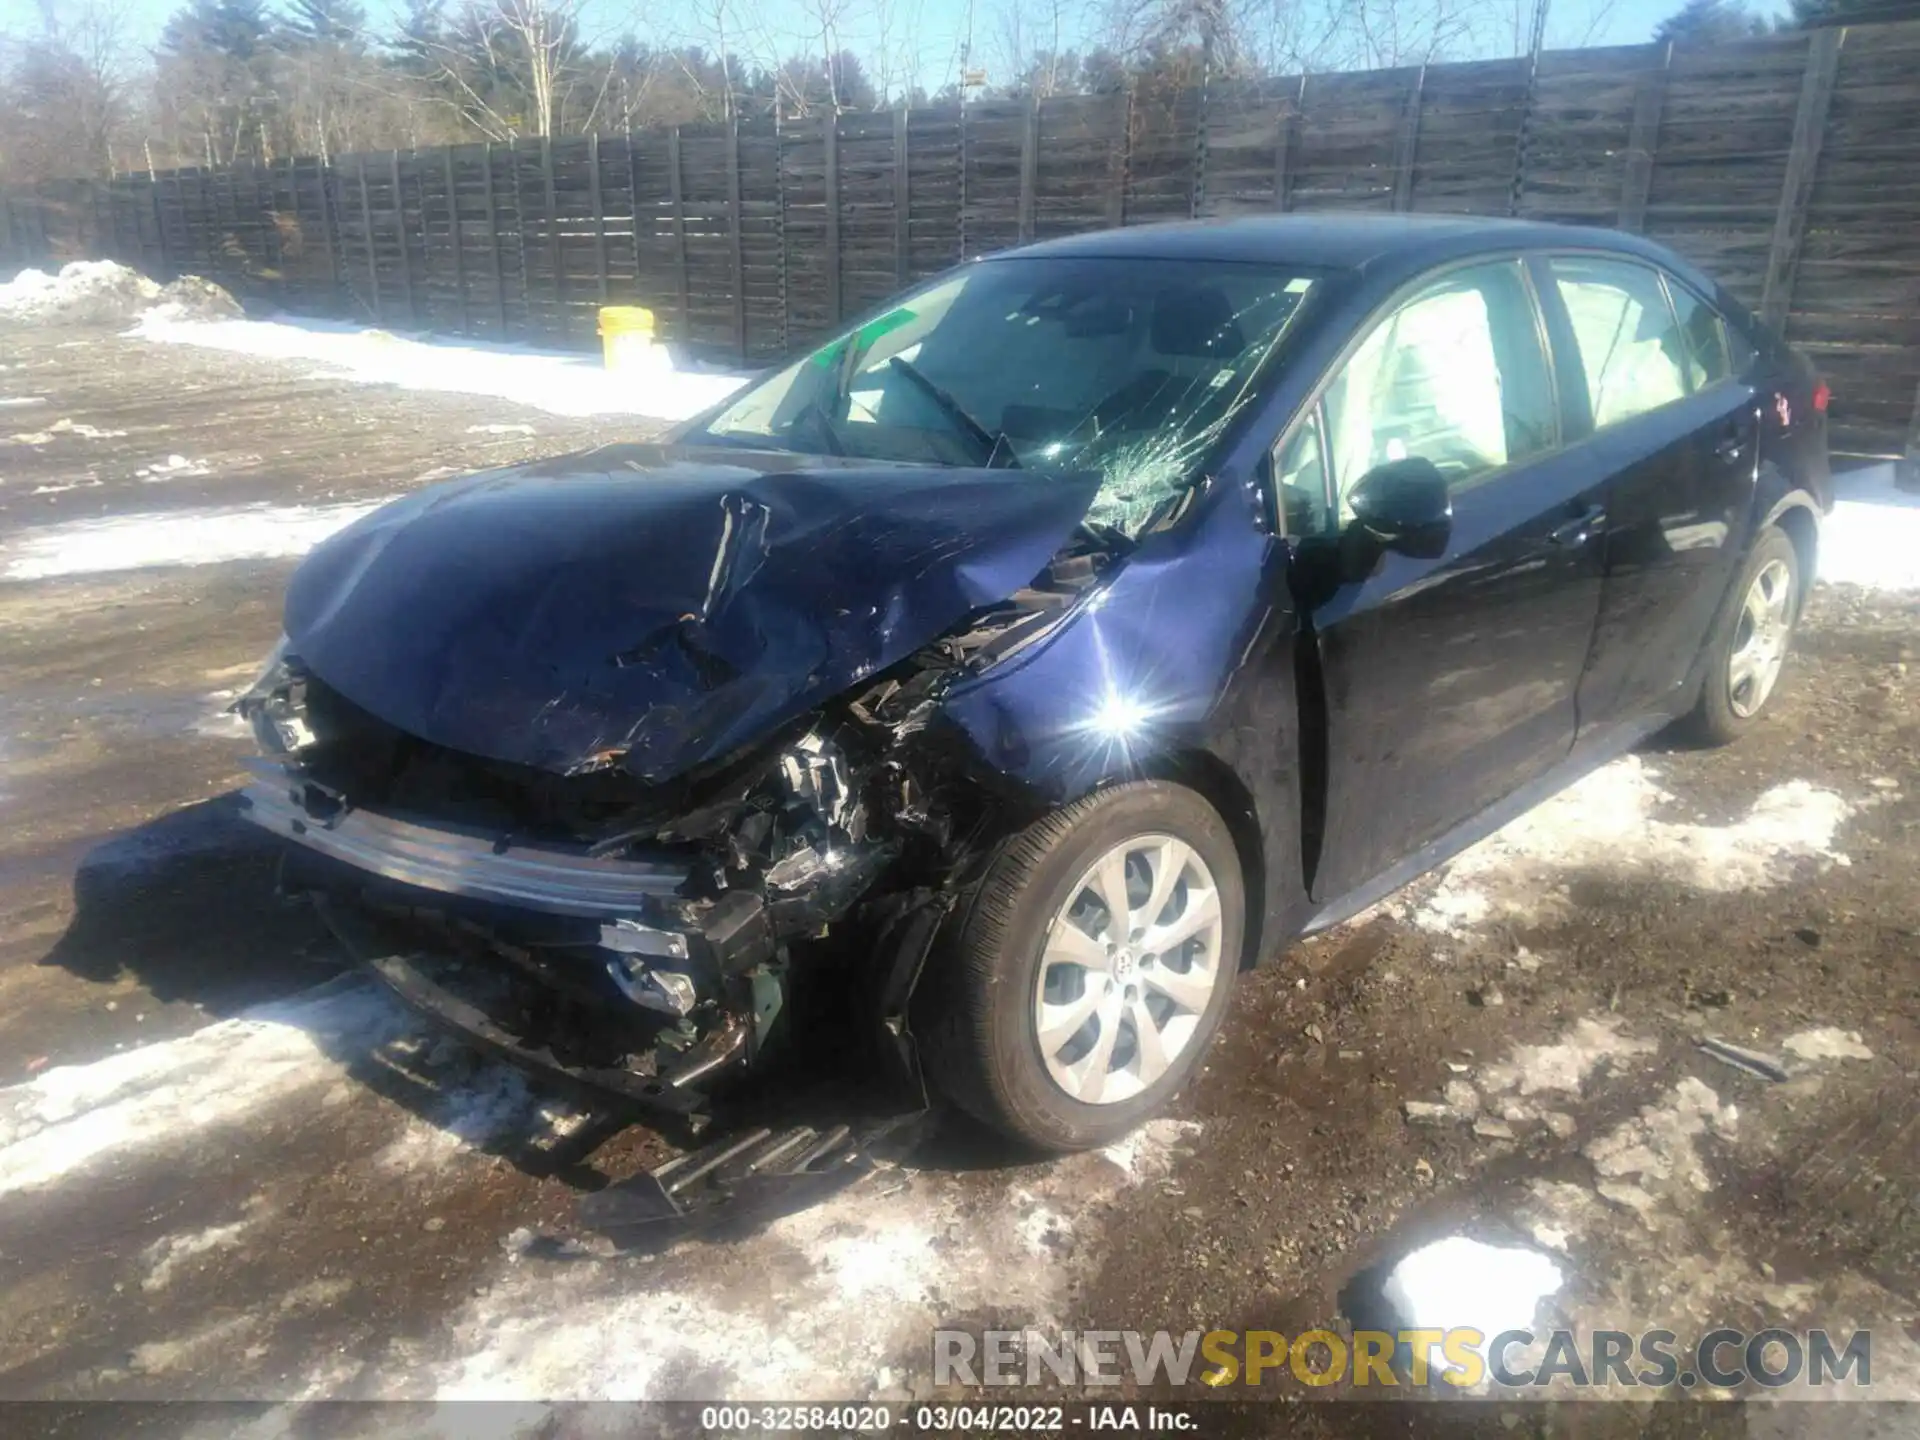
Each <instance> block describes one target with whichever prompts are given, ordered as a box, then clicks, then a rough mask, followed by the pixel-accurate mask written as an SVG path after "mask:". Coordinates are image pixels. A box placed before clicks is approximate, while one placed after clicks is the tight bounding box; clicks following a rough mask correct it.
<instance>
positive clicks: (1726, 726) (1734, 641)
mask: <svg viewBox="0 0 1920 1440" xmlns="http://www.w3.org/2000/svg"><path fill="white" fill-rule="evenodd" d="M1776 561H1778V562H1781V563H1783V564H1785V565H1786V567H1787V576H1788V582H1787V583H1788V586H1789V590H1788V593H1789V596H1790V600H1789V602H1788V603H1789V605H1790V606H1791V609H1790V611H1789V617H1788V622H1787V623H1788V635H1789V640H1790V639H1791V634H1792V629H1793V627H1795V626H1797V625H1798V624H1799V622H1800V609H1801V605H1802V602H1803V599H1804V597H1805V594H1806V580H1805V576H1804V575H1803V574H1802V573H1801V571H1802V566H1801V561H1800V552H1799V550H1798V549H1796V548H1795V546H1794V543H1793V540H1792V538H1791V537H1789V536H1788V535H1787V533H1786V532H1785V531H1783V530H1779V529H1776V528H1774V527H1772V526H1769V527H1768V528H1767V529H1766V530H1764V531H1762V532H1761V534H1760V538H1759V539H1758V540H1756V541H1755V542H1754V545H1753V549H1752V550H1751V551H1749V552H1748V554H1747V560H1746V563H1745V564H1744V565H1742V566H1741V567H1740V573H1739V574H1738V575H1737V576H1736V577H1735V578H1734V582H1733V588H1732V590H1731V591H1730V592H1729V595H1728V604H1727V609H1726V613H1724V614H1723V615H1721V616H1720V618H1719V621H1718V622H1717V623H1716V625H1715V626H1714V632H1713V634H1712V636H1711V637H1710V638H1709V639H1708V641H1707V656H1706V672H1707V673H1706V678H1705V680H1704V682H1703V683H1702V685H1701V687H1700V699H1699V701H1698V702H1697V703H1696V704H1695V705H1694V708H1693V711H1692V713H1691V714H1689V715H1688V716H1687V717H1686V719H1684V720H1682V721H1681V722H1680V730H1681V732H1682V733H1683V734H1684V735H1685V737H1686V738H1687V739H1689V740H1692V741H1693V742H1694V743H1696V744H1699V745H1730V744H1732V743H1733V742H1734V741H1735V740H1738V739H1739V738H1740V736H1741V735H1743V734H1744V733H1746V731H1747V729H1748V728H1749V727H1750V726H1752V725H1753V723H1754V722H1755V721H1756V720H1758V719H1759V718H1760V717H1761V716H1762V715H1764V714H1765V713H1766V707H1767V705H1768V704H1769V703H1771V701H1772V698H1773V695H1774V694H1776V693H1778V691H1779V688H1780V687H1779V682H1778V681H1777V680H1776V681H1775V682H1774V683H1773V685H1772V687H1771V689H1770V690H1769V691H1768V693H1767V694H1766V696H1764V697H1763V698H1762V699H1761V701H1760V703H1759V704H1758V705H1756V706H1753V707H1752V709H1751V711H1750V713H1748V714H1745V715H1742V714H1740V713H1739V711H1738V710H1736V709H1735V708H1734V696H1733V691H1732V686H1731V676H1730V673H1729V668H1728V667H1729V664H1730V662H1731V660H1732V658H1733V655H1734V652H1735V651H1736V650H1737V649H1738V648H1739V646H1740V645H1741V644H1742V643H1743V639H1744V634H1745V629H1744V627H1745V626H1746V624H1747V621H1746V618H1745V607H1744V603H1743V602H1744V601H1745V599H1746V596H1747V593H1748V592H1749V591H1750V590H1751V589H1752V588H1753V582H1754V579H1755V577H1757V576H1758V575H1759V574H1760V572H1761V571H1762V570H1764V569H1766V567H1767V566H1769V565H1771V564H1773V563H1774V562H1776Z"/></svg>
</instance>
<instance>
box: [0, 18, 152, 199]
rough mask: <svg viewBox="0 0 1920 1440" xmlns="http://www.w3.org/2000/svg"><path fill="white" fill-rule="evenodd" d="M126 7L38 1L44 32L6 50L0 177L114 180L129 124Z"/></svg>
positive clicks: (0, 84)
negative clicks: (111, 177) (117, 147)
mask: <svg viewBox="0 0 1920 1440" xmlns="http://www.w3.org/2000/svg"><path fill="white" fill-rule="evenodd" d="M130 48H131V47H130V46H129V44H128V42H127V11H126V7H125V4H124V3H123V0H77V3H64V0H63V3H59V4H56V3H55V0H40V6H39V24H38V27H37V29H36V30H35V31H33V32H32V33H30V34H29V35H28V36H27V37H25V38H24V39H21V40H17V41H13V42H7V43H4V44H0V174H4V175H6V176H8V177H9V178H13V179H51V178H54V177H59V176H75V175H94V174H108V173H111V172H112V170H113V169H114V166H115V163H116V156H115V153H114V147H115V143H116V141H122V140H124V135H123V132H124V130H125V128H126V126H127V123H128V121H129V120H130V118H131V113H132V90H131V86H130V83H129V65H128V61H129V59H130Z"/></svg>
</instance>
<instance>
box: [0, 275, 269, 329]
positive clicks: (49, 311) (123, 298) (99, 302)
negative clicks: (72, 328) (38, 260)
mask: <svg viewBox="0 0 1920 1440" xmlns="http://www.w3.org/2000/svg"><path fill="white" fill-rule="evenodd" d="M156 308H158V309H160V310H162V311H163V312H164V313H165V314H167V315H169V316H172V317H176V318H186V317H200V318H205V319H214V318H217V317H220V316H228V315H238V314H239V313H240V306H239V304H238V303H237V302H236V301H235V300H234V298H233V297H232V296H231V295H229V294H228V293H227V292H226V291H224V290H222V289H221V288H220V287H219V286H218V285H215V284H213V283H212V282H211V281H208V280H202V279H200V278H199V277H198V276H188V277H186V278H185V279H181V280H176V281H174V282H173V283H172V284H171V285H164V286H163V285H157V284H155V283H154V282H153V281H151V280H149V279H148V278H147V277H146V276H144V275H142V274H141V273H140V272H139V271H138V270H130V269H128V268H127V267H126V266H125V265H121V264H119V263H118V262H116V261H113V260H76V261H74V262H73V263H72V264H70V265H67V266H65V267H64V268H62V270H61V271H60V273H59V274H58V275H49V274H48V273H47V272H46V271H44V270H22V271H21V272H20V273H19V274H18V275H16V276H15V277H14V278H13V279H12V280H9V281H8V282H7V283H6V284H4V285H0V320H11V321H13V322H15V323H18V324H28V325H51V324H68V325H118V324H123V323H125V322H126V321H128V320H131V319H132V318H133V317H134V316H136V315H139V314H142V313H143V312H146V311H149V310H153V309H156Z"/></svg>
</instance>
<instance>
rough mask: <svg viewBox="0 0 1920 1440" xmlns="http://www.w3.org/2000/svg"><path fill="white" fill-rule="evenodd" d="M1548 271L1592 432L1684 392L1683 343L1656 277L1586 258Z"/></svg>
mask: <svg viewBox="0 0 1920 1440" xmlns="http://www.w3.org/2000/svg"><path fill="white" fill-rule="evenodd" d="M1548 266H1549V269H1550V270H1551V272H1552V274H1553V279H1554V284H1555V286H1556V287H1557V288H1558V290H1559V292H1560V299H1561V301H1562V303H1564V304H1565V306H1566V309H1567V316H1568V318H1569V319H1570V320H1571V321H1572V322H1573V335H1574V340H1575V343H1576V344H1577V345H1578V347H1579V351H1580V364H1581V368H1582V369H1583V370H1584V371H1585V372H1586V380H1587V404H1588V406H1589V407H1590V408H1591V411H1592V415H1593V427H1594V429H1596V430H1604V429H1605V428H1606V427H1607V426H1609V425H1618V424H1619V423H1620V422H1621V421H1623V420H1631V419H1632V418H1633V417H1634V416H1636V415H1644V414H1645V413H1646V412H1647V411H1649V410H1657V409H1659V408H1660V407H1661V406H1662V405H1670V404H1672V403H1673V402H1674V401H1675V400H1678V399H1681V398H1682V397H1683V396H1685V395H1686V394H1687V393H1688V390H1689V388H1690V387H1689V386H1688V384H1687V370H1688V366H1689V365H1690V364H1691V363H1692V362H1691V358H1690V356H1689V352H1688V349H1687V342H1686V339H1685V337H1684V335H1683V334H1682V333H1681V329H1680V324H1679V322H1678V320H1676V319H1675V317H1674V313H1673V308H1672V307H1671V306H1670V305H1669V304H1668V303H1667V292H1666V287H1665V286H1664V285H1662V284H1661V283H1660V277H1659V275H1658V274H1656V273H1655V272H1654V271H1652V270H1649V269H1648V268H1647V267H1646V266H1644V265H1635V264H1633V263H1632V262H1630V261H1623V260H1606V259H1596V258H1593V257H1591V256H1585V255H1574V256H1569V255H1557V256H1554V257H1553V258H1552V259H1550V260H1549V261H1548Z"/></svg>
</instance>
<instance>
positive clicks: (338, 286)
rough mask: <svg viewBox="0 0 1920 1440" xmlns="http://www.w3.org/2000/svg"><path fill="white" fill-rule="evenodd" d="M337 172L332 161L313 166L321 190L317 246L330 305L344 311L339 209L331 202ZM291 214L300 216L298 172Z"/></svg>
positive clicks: (294, 182)
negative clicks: (323, 262) (330, 284)
mask: <svg viewBox="0 0 1920 1440" xmlns="http://www.w3.org/2000/svg"><path fill="white" fill-rule="evenodd" d="M336 173H337V172H336V171H335V170H334V167H333V165H332V163H331V162H328V163H326V164H320V165H315V166H314V170H313V174H314V179H315V181H316V183H317V184H318V185H319V187H320V243H321V244H322V245H324V246H326V250H327V273H328V274H329V276H331V278H332V281H333V304H334V306H335V308H337V309H341V310H344V309H345V308H346V304H345V299H344V297H343V295H342V282H341V275H340V207H339V206H338V205H337V204H335V203H334V198H333V182H334V177H335V175H336ZM293 211H294V214H295V216H296V217H297V216H298V215H299V213H300V172H299V170H298V169H297V168H296V169H295V170H294V172H293Z"/></svg>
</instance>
